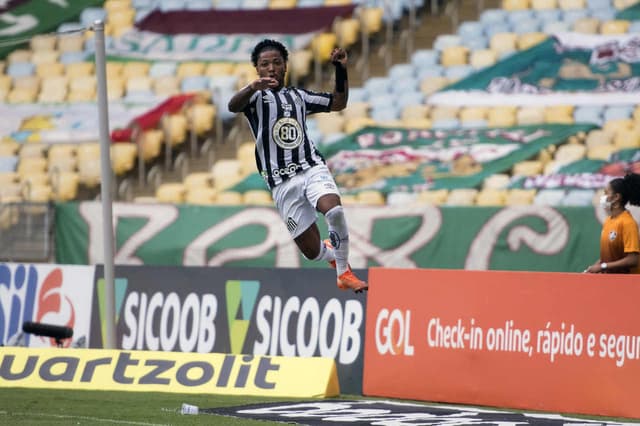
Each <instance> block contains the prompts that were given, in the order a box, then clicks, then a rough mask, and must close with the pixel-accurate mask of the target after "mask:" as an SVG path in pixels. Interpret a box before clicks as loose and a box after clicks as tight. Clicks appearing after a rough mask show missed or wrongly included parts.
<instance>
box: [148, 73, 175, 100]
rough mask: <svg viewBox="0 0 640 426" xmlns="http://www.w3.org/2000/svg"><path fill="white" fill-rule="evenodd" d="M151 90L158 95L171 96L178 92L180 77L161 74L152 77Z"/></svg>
mask: <svg viewBox="0 0 640 426" xmlns="http://www.w3.org/2000/svg"><path fill="white" fill-rule="evenodd" d="M152 84H153V91H154V93H155V94H156V95H159V96H167V97H169V96H173V95H176V94H178V93H180V79H179V78H178V77H176V76H175V75H163V76H162V77H157V78H154V79H153V83H152Z"/></svg>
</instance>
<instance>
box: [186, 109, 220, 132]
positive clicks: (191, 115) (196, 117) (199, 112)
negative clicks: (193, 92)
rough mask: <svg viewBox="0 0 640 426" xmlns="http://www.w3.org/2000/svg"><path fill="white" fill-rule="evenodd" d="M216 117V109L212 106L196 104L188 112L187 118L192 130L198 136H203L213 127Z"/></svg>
mask: <svg viewBox="0 0 640 426" xmlns="http://www.w3.org/2000/svg"><path fill="white" fill-rule="evenodd" d="M215 116H216V107H215V106H214V105H211V104H194V105H192V106H190V107H189V109H188V110H187V118H188V119H189V122H190V123H191V128H192V129H193V130H194V131H195V132H196V134H198V135H202V134H204V133H206V132H208V131H209V130H211V128H212V127H213V123H214V121H215Z"/></svg>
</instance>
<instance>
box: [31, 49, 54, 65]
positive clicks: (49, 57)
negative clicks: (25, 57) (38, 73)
mask: <svg viewBox="0 0 640 426" xmlns="http://www.w3.org/2000/svg"><path fill="white" fill-rule="evenodd" d="M58 56H59V54H58V52H57V51H55V50H38V51H35V52H33V55H31V62H32V63H33V64H35V65H42V64H55V63H57V61H58Z"/></svg>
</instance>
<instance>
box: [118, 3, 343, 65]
mask: <svg viewBox="0 0 640 426" xmlns="http://www.w3.org/2000/svg"><path fill="white" fill-rule="evenodd" d="M354 7H355V6H354V5H348V6H327V7H314V8H293V9H264V10H244V9H243V10H210V11H193V10H177V11H170V12H162V11H160V10H155V11H153V12H151V13H150V14H149V15H148V16H146V17H145V18H144V19H143V20H142V21H140V22H138V23H137V24H136V27H135V28H134V29H132V30H130V31H128V32H126V33H125V34H123V35H122V36H121V37H119V38H113V39H111V40H110V41H109V43H108V44H107V54H108V55H109V56H110V57H119V58H132V59H133V58H135V59H144V60H155V61H157V60H171V61H190V60H198V61H226V62H233V61H235V62H248V61H249V60H250V59H251V51H252V50H253V47H254V46H255V45H256V44H257V43H258V42H259V41H261V40H263V39H265V38H271V39H276V40H279V41H280V42H282V43H283V44H284V45H285V46H286V47H287V48H288V49H289V50H298V49H302V48H305V47H306V46H307V45H308V44H309V43H310V42H311V39H312V38H313V36H315V35H316V34H317V33H319V32H320V31H323V30H325V29H327V28H330V26H331V25H332V23H333V21H334V19H336V18H337V17H341V16H342V17H344V16H349V15H351V13H352V12H353V9H354Z"/></svg>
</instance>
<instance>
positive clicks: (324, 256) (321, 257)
mask: <svg viewBox="0 0 640 426" xmlns="http://www.w3.org/2000/svg"><path fill="white" fill-rule="evenodd" d="M313 260H315V261H318V262H321V261H325V262H331V261H332V260H336V256H335V253H334V252H333V249H332V248H330V247H327V245H326V244H325V243H324V241H320V253H319V254H318V255H317V256H316V258H315V259H313Z"/></svg>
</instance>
